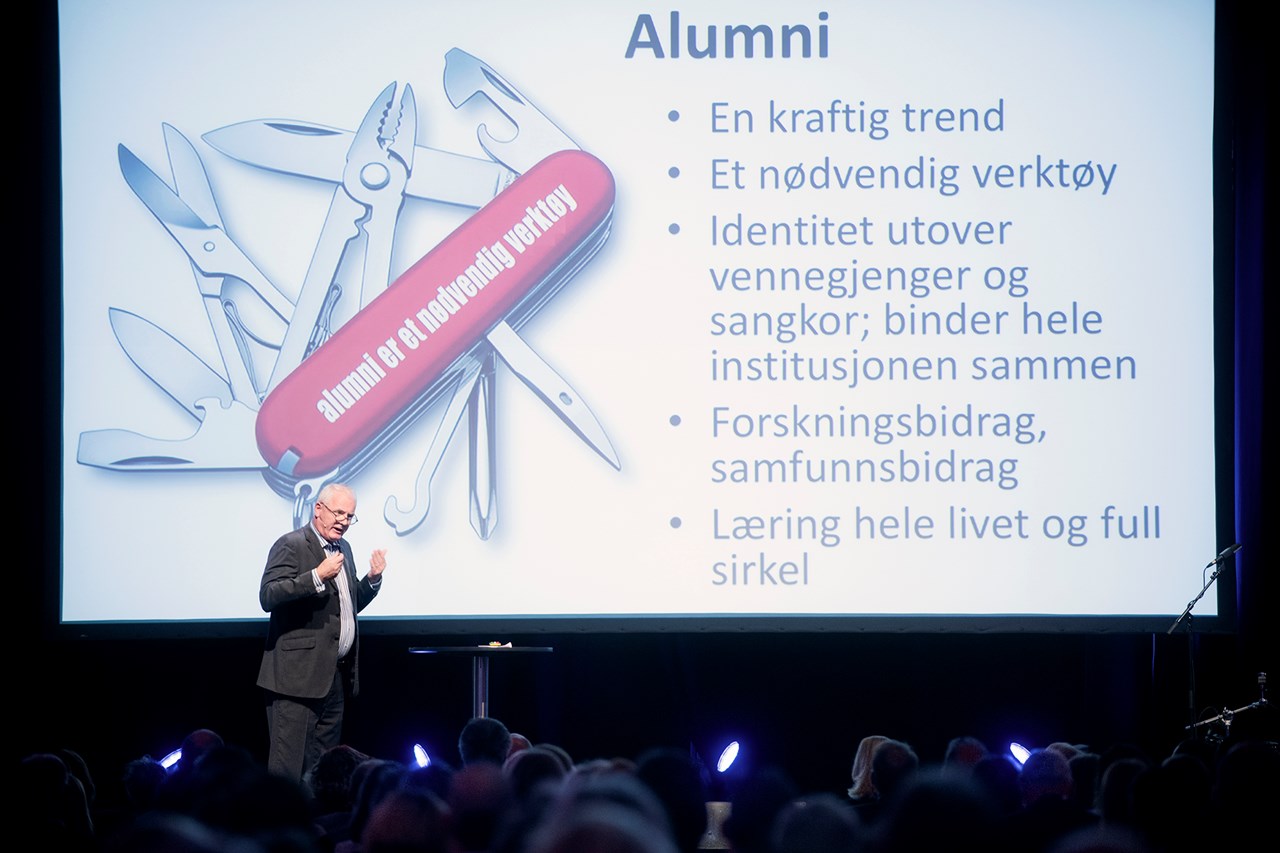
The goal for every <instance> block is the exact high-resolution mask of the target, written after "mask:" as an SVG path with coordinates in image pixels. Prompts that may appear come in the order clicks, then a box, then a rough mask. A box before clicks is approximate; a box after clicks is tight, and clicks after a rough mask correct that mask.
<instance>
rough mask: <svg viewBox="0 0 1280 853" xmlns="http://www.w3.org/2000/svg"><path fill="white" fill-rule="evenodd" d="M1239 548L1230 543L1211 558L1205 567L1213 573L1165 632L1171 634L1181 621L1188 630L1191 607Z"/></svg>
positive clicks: (1202, 595) (1202, 596)
mask: <svg viewBox="0 0 1280 853" xmlns="http://www.w3.org/2000/svg"><path fill="white" fill-rule="evenodd" d="M1239 550H1240V546H1239V545H1232V546H1231V547H1230V548H1227V549H1226V550H1224V551H1223V552H1222V553H1221V554H1219V555H1218V556H1217V557H1214V558H1213V559H1212V560H1210V561H1209V562H1208V564H1207V565H1206V566H1205V568H1206V569H1207V568H1210V567H1212V568H1213V573H1212V574H1210V575H1209V579H1208V580H1207V581H1205V582H1204V588H1203V589H1201V590H1200V592H1198V593H1197V594H1196V597H1195V598H1193V599H1191V600H1190V601H1189V602H1187V609H1186V610H1183V611H1182V615H1181V616H1179V617H1178V618H1177V619H1175V620H1173V624H1172V625H1170V626H1169V630H1168V631H1165V634H1172V633H1173V632H1174V631H1176V630H1177V629H1178V626H1179V625H1181V624H1182V623H1183V622H1186V623H1187V628H1188V630H1190V628H1191V609H1192V608H1193V607H1195V606H1196V604H1197V603H1198V602H1199V601H1200V599H1202V598H1204V594H1205V593H1206V592H1208V591H1209V587H1211V586H1213V582H1214V581H1216V580H1217V579H1218V575H1220V574H1222V567H1223V566H1224V565H1226V562H1227V558H1228V557H1230V556H1231V555H1232V554H1234V553H1235V552H1236V551H1239Z"/></svg>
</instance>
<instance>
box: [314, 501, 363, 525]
mask: <svg viewBox="0 0 1280 853" xmlns="http://www.w3.org/2000/svg"><path fill="white" fill-rule="evenodd" d="M316 503H318V504H320V506H322V507H324V508H325V509H327V510H329V514H330V515H332V516H333V517H334V519H335V520H337V521H345V522H346V523H347V524H355V523H356V522H357V521H358V520H359V519H357V518H356V514H355V513H354V512H344V511H342V510H340V509H334V508H333V507H331V506H329V505H328V504H327V503H325V502H324V501H316Z"/></svg>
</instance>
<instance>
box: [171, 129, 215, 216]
mask: <svg viewBox="0 0 1280 853" xmlns="http://www.w3.org/2000/svg"><path fill="white" fill-rule="evenodd" d="M161 127H162V129H163V130H164V147H165V151H167V152H168V154H169V169H170V171H171V172H172V173H173V188H174V190H175V191H176V192H177V194H178V197H179V198H181V199H182V201H183V202H184V203H185V204H186V205H187V207H189V208H190V209H191V211H192V212H193V213H194V214H195V215H196V216H198V217H199V218H200V219H201V220H202V221H204V222H205V223H207V224H209V225H217V226H218V227H222V215H221V214H220V213H218V203H217V201H215V200H214V198H213V187H212V186H210V185H209V175H208V173H206V172H205V170H204V161H202V160H201V159H200V155H199V154H197V153H196V149H195V146H193V145H192V144H191V141H190V140H188V139H187V137H185V136H183V135H182V133H181V132H179V130H178V129H177V128H176V127H174V126H173V125H171V124H169V123H167V122H165V123H163V124H162V125H161Z"/></svg>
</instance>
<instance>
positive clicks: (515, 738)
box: [507, 732, 533, 758]
mask: <svg viewBox="0 0 1280 853" xmlns="http://www.w3.org/2000/svg"><path fill="white" fill-rule="evenodd" d="M531 746H533V741H531V740H529V739H528V738H527V737H525V736H524V735H522V734H520V733H519V732H512V733H511V749H510V750H509V751H508V752H507V758H510V757H511V756H513V755H515V754H516V753H517V752H520V751H521V750H524V749H528V748H529V747H531Z"/></svg>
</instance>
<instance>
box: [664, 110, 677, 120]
mask: <svg viewBox="0 0 1280 853" xmlns="http://www.w3.org/2000/svg"><path fill="white" fill-rule="evenodd" d="M667 118H668V119H670V120H671V121H679V120H680V113H678V112H676V111H675V110H672V111H671V112H669V113H667Z"/></svg>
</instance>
